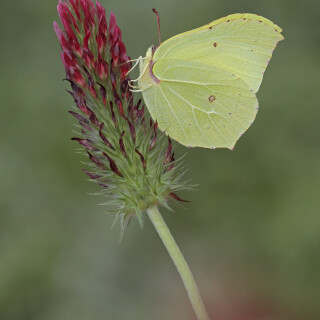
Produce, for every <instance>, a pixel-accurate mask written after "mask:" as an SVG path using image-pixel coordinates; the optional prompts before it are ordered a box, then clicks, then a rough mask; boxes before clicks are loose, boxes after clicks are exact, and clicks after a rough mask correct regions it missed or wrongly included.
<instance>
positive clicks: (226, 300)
mask: <svg viewBox="0 0 320 320" xmlns="http://www.w3.org/2000/svg"><path fill="white" fill-rule="evenodd" d="M101 2H102V4H103V5H104V6H105V7H106V9H107V13H108V15H109V13H110V12H111V11H114V12H115V14H116V16H117V19H118V23H119V26H120V28H121V29H122V33H123V38H124V42H125V44H126V46H127V50H128V54H129V55H130V56H131V57H137V56H139V55H144V53H145V51H146V49H147V48H148V47H149V46H150V44H152V43H154V44H156V43H157V41H158V38H157V37H158V34H157V27H156V20H155V16H154V14H153V13H152V11H151V8H153V7H155V8H157V10H158V11H159V13H160V16H161V22H162V36H163V39H166V38H168V37H170V36H173V35H175V34H177V33H180V32H182V31H186V30H189V29H192V28H195V27H198V26H201V25H203V24H206V23H208V22H210V21H212V20H214V19H216V18H219V17H221V16H224V15H227V14H229V13H234V12H252V13H257V14H261V15H263V16H265V17H267V18H269V19H271V20H273V21H275V22H276V23H277V24H279V25H280V26H281V27H282V28H283V29H284V36H285V38H286V39H285V41H283V42H281V43H280V44H279V46H278V47H277V49H276V51H275V55H274V57H273V58H272V61H271V64H270V65H269V67H268V70H267V72H266V74H265V78H264V81H263V84H262V86H261V88H260V91H259V93H258V98H259V101H260V110H259V113H258V117H257V119H256V121H255V123H254V125H253V126H252V127H251V128H250V129H249V130H248V132H247V133H246V134H245V136H244V137H243V138H242V139H240V141H239V143H238V144H237V146H236V148H235V150H234V151H233V152H231V151H228V150H215V151H211V150H200V149H193V150H188V156H187V160H186V162H187V167H188V168H189V172H188V176H189V177H191V178H192V180H193V182H194V183H195V184H198V187H197V191H195V192H188V193H185V194H181V196H183V197H184V198H187V199H189V200H191V203H190V204H187V205H185V207H184V208H179V207H178V208H176V210H175V213H174V214H173V213H170V212H165V211H164V210H162V211H163V213H164V217H165V219H166V221H167V223H168V225H169V227H170V228H171V231H172V233H173V234H174V235H175V237H176V240H177V242H178V243H179V244H180V247H181V248H182V251H183V252H184V254H185V256H186V258H187V260H188V261H189V264H190V266H191V269H192V270H193V272H194V274H195V276H196V279H197V281H198V284H199V286H200V290H201V293H202V295H203V297H204V300H205V303H206V305H207V306H208V309H209V312H210V314H211V315H212V319H213V320H266V319H269V320H292V319H293V320H295V319H301V320H318V319H320V256H319V255H320V196H319V194H320V192H319V191H320V166H319V163H320V162H319V160H320V108H319V107H320V24H319V12H320V2H319V1H315V0H314V1H313V0H305V1H298V0H290V1H289V0H282V1H275V0H269V1H261V0H256V1H249V0H224V1H221V0H198V1H195V0H183V1H182V0H161V1H160V0H158V1H150V0H135V1H119V0H109V1H107V0H102V1H101ZM56 5H57V1H52V0H50V1H48V0H46V1H44V0H32V1H22V0H16V1H4V0H3V1H1V2H0V30H1V33H0V38H1V49H0V64H1V68H0V70H1V73H0V97H1V109H0V146H1V148H0V150H1V151H0V152H1V156H0V319H1V320H20V319H21V320H22V319H23V320H29V319H33V320H37V319H41V320H56V319H59V320H60V319H62V320H74V319H76V320H88V319H90V320H100V319H115V320H117V319H120V320H127V319H141V320H144V319H146V320H150V319H154V320H164V319H168V320H170V319H175V320H180V319H181V320H191V319H194V316H193V312H192V309H191V307H190V305H189V302H188V300H187V296H186V293H185V291H184V288H183V285H182V283H181V281H180V279H179V277H178V274H177V272H176V270H175V269H174V266H173V264H172V262H171V261H170V259H169V257H168V254H167V252H166V251H165V249H164V247H163V246H162V244H161V242H160V240H159V239H158V236H157V234H156V233H155V232H154V230H153V227H152V225H151V224H150V223H149V222H148V221H146V225H145V227H144V229H142V230H141V229H140V227H139V226H138V224H137V223H132V224H131V225H130V227H129V229H128V230H127V232H126V234H125V236H124V239H123V241H122V243H121V245H119V243H118V240H119V229H118V227H115V228H114V229H112V230H111V229H110V226H111V223H112V220H113V219H112V217H110V216H108V215H105V214H104V213H106V208H104V207H102V206H98V205H97V204H98V203H100V202H104V199H102V198H99V197H94V196H92V195H89V193H91V192H95V191H97V187H96V186H95V185H94V184H91V183H89V182H87V181H86V178H85V176H84V174H83V173H82V172H81V171H80V169H81V168H82V167H83V166H82V164H81V163H80V161H81V160H84V159H83V158H81V156H80V155H78V154H76V153H75V150H76V149H77V148H78V146H77V145H76V144H75V143H74V142H71V141H70V140H69V137H71V136H73V135H74V134H73V133H72V130H73V128H74V126H73V125H74V123H75V121H74V120H73V119H72V117H71V116H70V115H68V113H67V110H69V109H70V106H71V105H72V103H73V101H72V99H71V97H69V96H68V94H67V93H66V92H65V90H64V89H65V88H67V87H68V86H67V84H66V83H64V82H63V81H62V79H63V77H64V69H63V66H62V63H61V61H60V57H59V53H60V46H59V44H58V41H57V39H56V36H55V34H54V32H53V28H52V21H53V20H58V15H57V13H56ZM176 148H177V150H176V152H177V153H178V154H183V153H184V152H185V151H186V149H184V148H182V147H180V146H176Z"/></svg>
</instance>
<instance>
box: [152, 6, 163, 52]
mask: <svg viewBox="0 0 320 320" xmlns="http://www.w3.org/2000/svg"><path fill="white" fill-rule="evenodd" d="M152 11H153V12H154V13H155V14H156V16H157V21H158V31H159V46H160V44H161V30H160V17H159V13H158V11H157V10H156V9H155V8H153V9H152Z"/></svg>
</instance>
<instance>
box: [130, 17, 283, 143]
mask: <svg viewBox="0 0 320 320" xmlns="http://www.w3.org/2000/svg"><path fill="white" fill-rule="evenodd" d="M158 26H159V33H160V23H159V16H158ZM281 31H282V29H281V28H280V27H278V26H277V25H275V24H274V23H273V22H271V21H270V20H268V19H266V18H264V17H261V16H258V15H255V14H249V13H237V14H231V15H228V16H226V17H224V18H220V19H218V20H215V21H213V22H211V23H209V24H207V25H204V26H202V27H200V28H197V29H194V30H191V31H188V32H184V33H181V34H178V35H176V36H174V37H172V38H170V39H168V40H166V41H164V42H163V43H160V44H159V46H158V47H154V46H152V47H150V48H149V49H148V51H147V53H146V57H145V58H141V57H140V58H139V63H140V65H139V69H140V75H139V78H138V79H136V81H137V82H138V86H136V87H135V88H136V89H138V90H136V91H141V92H142V95H143V99H144V101H145V104H146V106H147V108H148V110H149V112H150V115H151V117H152V118H153V119H154V120H155V121H157V122H158V126H159V129H160V130H162V131H164V132H165V133H166V134H167V135H169V136H170V137H171V138H173V139H175V140H176V141H178V142H179V143H181V144H183V145H185V146H189V147H204V148H211V149H214V148H229V149H233V148H234V146H235V144H236V142H237V140H238V139H239V138H240V137H241V136H242V135H243V133H244V132H245V131H246V130H247V129H248V128H249V127H250V125H251V124H252V123H253V121H254V119H255V117H256V114H257V111H258V100H257V97H256V93H257V91H258V89H259V87H260V84H261V81H262V78H263V74H264V71H265V69H266V67H267V65H268V63H269V61H270V58H271V56H272V53H273V51H274V49H275V47H276V45H277V44H278V42H279V41H281V40H283V39H284V38H283V36H282V35H281ZM159 39H160V42H161V35H160V37H159Z"/></svg>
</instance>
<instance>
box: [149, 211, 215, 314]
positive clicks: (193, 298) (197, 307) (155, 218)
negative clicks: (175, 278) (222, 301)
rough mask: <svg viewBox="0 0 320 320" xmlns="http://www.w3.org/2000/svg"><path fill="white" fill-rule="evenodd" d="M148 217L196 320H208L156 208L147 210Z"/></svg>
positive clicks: (186, 266)
mask: <svg viewBox="0 0 320 320" xmlns="http://www.w3.org/2000/svg"><path fill="white" fill-rule="evenodd" d="M147 212H148V216H149V218H150V220H151V222H152V224H153V226H154V227H155V229H156V230H157V232H158V234H159V236H160V238H161V240H162V242H163V244H164V245H165V247H166V248H167V250H168V252H169V254H170V256H171V259H172V260H173V262H174V264H175V266H176V268H177V270H178V272H179V274H180V276H181V278H182V281H183V283H184V286H185V288H186V290H187V292H188V296H189V299H190V302H191V304H192V307H193V310H194V312H195V314H196V315H197V318H198V320H209V316H208V314H207V311H206V309H205V307H204V304H203V302H202V299H201V296H200V293H199V289H198V287H197V284H196V282H195V280H194V277H193V275H192V273H191V270H190V268H189V266H188V264H187V262H186V260H185V259H184V257H183V255H182V253H181V251H180V249H179V247H178V245H177V243H176V241H175V240H174V238H173V236H172V234H171V232H170V230H169V229H168V227H167V225H166V223H165V221H164V220H163V218H162V216H161V214H160V212H159V210H158V207H157V206H153V207H151V208H149V209H148V210H147Z"/></svg>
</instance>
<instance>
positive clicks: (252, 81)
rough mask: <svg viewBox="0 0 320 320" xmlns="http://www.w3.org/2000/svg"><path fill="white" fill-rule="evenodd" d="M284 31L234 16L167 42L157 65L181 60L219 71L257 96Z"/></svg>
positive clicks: (157, 56) (265, 21)
mask: <svg viewBox="0 0 320 320" xmlns="http://www.w3.org/2000/svg"><path fill="white" fill-rule="evenodd" d="M281 31H282V29H281V28H280V27H278V26H277V25H275V24H274V23H273V22H271V21H270V20H268V19H266V18H263V17H261V16H257V15H254V14H232V15H229V16H227V17H224V18H221V19H218V20H216V21H213V22H211V23H209V24H207V25H205V26H203V27H200V28H197V29H194V30H191V31H188V32H185V33H182V34H179V35H177V36H174V37H172V38H170V39H168V40H167V41H165V42H163V43H162V44H161V45H160V46H159V48H157V50H156V51H155V53H154V56H153V59H154V60H155V61H157V60H160V59H164V58H165V59H179V60H186V61H196V62H201V63H203V64H206V65H209V66H214V67H218V68H220V69H223V70H225V71H228V72H230V73H233V74H235V75H236V76H238V77H239V78H241V79H242V80H244V81H245V82H246V83H247V84H248V85H249V87H250V89H251V90H252V91H253V92H257V91H258V89H259V87H260V84H261V81H262V77H263V74H264V71H265V69H266V67H267V65H268V63H269V61H270V58H271V56H272V53H273V50H274V49H275V47H276V45H277V43H278V42H279V41H280V40H282V39H283V37H282V35H281V33H280V32H281Z"/></svg>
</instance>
